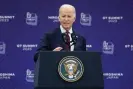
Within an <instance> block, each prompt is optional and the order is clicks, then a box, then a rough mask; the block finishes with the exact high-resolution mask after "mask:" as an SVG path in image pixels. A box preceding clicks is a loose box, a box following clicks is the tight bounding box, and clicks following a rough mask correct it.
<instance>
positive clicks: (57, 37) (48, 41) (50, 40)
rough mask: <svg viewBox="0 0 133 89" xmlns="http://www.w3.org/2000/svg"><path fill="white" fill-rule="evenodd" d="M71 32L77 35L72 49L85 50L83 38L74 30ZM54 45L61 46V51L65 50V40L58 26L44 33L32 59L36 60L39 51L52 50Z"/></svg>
mask: <svg viewBox="0 0 133 89" xmlns="http://www.w3.org/2000/svg"><path fill="white" fill-rule="evenodd" d="M73 33H74V34H75V35H76V36H77V41H76V44H74V51H86V40H85V38H84V37H83V36H81V35H79V34H77V33H76V32H75V31H74V30H73ZM56 47H62V48H63V50H62V51H65V42H64V40H63V37H62V33H61V30H60V28H56V29H54V31H52V32H50V33H46V34H45V35H44V37H43V38H42V39H41V42H40V44H39V48H38V49H37V53H36V54H35V56H34V61H35V62H36V61H37V58H38V53H39V51H52V50H53V49H55V48H56Z"/></svg>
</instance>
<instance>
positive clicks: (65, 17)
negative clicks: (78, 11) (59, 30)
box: [59, 8, 75, 30]
mask: <svg viewBox="0 0 133 89" xmlns="http://www.w3.org/2000/svg"><path fill="white" fill-rule="evenodd" d="M59 21H60V24H61V25H62V27H63V28H64V29H65V30H69V29H70V28H71V27H72V25H73V22H74V21H75V14H74V10H73V9H71V8H63V9H61V10H60V14H59Z"/></svg>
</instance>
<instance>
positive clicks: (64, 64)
mask: <svg viewBox="0 0 133 89" xmlns="http://www.w3.org/2000/svg"><path fill="white" fill-rule="evenodd" d="M58 72H59V75H60V76H61V78H62V79H64V80H65V81H67V82H75V81H77V80H79V79H80V78H81V77H82V75H83V72H84V67H83V64H82V62H81V61H80V59H79V58H77V57H75V56H66V57H64V58H63V59H62V60H61V61H60V62H59V65H58Z"/></svg>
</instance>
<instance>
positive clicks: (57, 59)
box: [34, 51, 104, 89]
mask: <svg viewBox="0 0 133 89" xmlns="http://www.w3.org/2000/svg"><path fill="white" fill-rule="evenodd" d="M66 57H70V58H68V59H69V60H68V61H66V63H67V62H70V61H72V62H73V63H74V61H73V60H71V59H74V58H77V59H79V61H80V62H81V64H82V65H81V66H80V64H78V65H79V67H77V68H76V67H74V68H72V64H71V68H67V67H64V65H65V64H63V59H65V60H66V59H67V58H66ZM71 57H72V58H71ZM74 60H76V59H74ZM61 62H62V65H60V64H61ZM77 62H78V61H77ZM64 63H65V62H64ZM75 63H76V62H75ZM59 67H61V68H59ZM63 68H64V70H63ZM65 68H67V70H68V71H66V73H68V74H67V75H70V74H72V73H74V71H72V70H71V69H75V70H76V69H77V70H79V71H80V73H79V72H78V73H77V75H76V76H78V74H79V76H80V77H79V79H77V80H76V81H67V80H65V79H63V77H61V74H60V73H62V76H63V75H64V76H66V74H63V73H64V72H65ZM61 70H62V71H63V72H62V71H61ZM75 73H76V72H75ZM80 74H81V75H80ZM69 78H70V77H69ZM75 78H76V77H75ZM69 80H71V78H70V79H69ZM73 80H74V77H73ZM34 89H104V80H103V72H102V64H101V53H100V52H80V51H77V52H74V51H73V52H54V51H53V52H52V51H48V52H47V51H45V52H43V51H42V52H40V53H39V57H38V60H37V62H36V65H35V75H34Z"/></svg>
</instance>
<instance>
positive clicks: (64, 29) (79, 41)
mask: <svg viewBox="0 0 133 89" xmlns="http://www.w3.org/2000/svg"><path fill="white" fill-rule="evenodd" d="M75 19H76V11H75V8H74V6H72V5H69V4H64V5H62V6H61V7H60V9H59V21H60V27H59V28H56V29H54V31H52V32H50V33H47V34H45V35H44V37H43V38H42V39H41V43H40V45H39V48H38V49H37V53H36V54H35V58H34V61H35V62H36V60H37V58H38V54H39V51H86V40H85V38H84V37H82V36H81V35H79V34H77V33H76V32H75V30H74V29H73V28H72V25H73V23H74V22H75Z"/></svg>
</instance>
